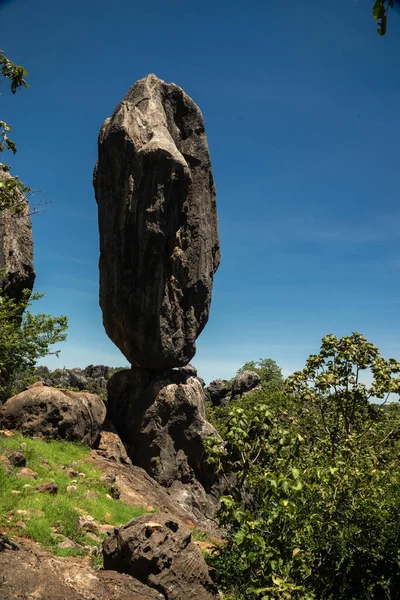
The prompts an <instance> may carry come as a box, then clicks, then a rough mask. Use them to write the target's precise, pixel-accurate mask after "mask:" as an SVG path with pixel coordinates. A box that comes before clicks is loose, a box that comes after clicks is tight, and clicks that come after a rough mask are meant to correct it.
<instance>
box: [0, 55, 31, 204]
mask: <svg viewBox="0 0 400 600" xmlns="http://www.w3.org/2000/svg"><path fill="white" fill-rule="evenodd" d="M27 75H28V74H27V72H26V71H25V69H24V67H23V66H21V65H15V64H14V63H12V62H11V61H10V60H9V59H8V58H7V57H6V56H5V55H4V52H3V51H2V50H0V82H1V81H2V79H1V78H2V77H3V78H4V79H5V80H7V81H9V82H10V89H11V93H12V94H15V92H16V91H17V89H18V88H22V87H29V85H28V84H27V82H26V80H25V77H27ZM10 133H11V127H10V125H9V124H8V123H6V122H5V121H1V120H0V152H5V151H7V150H9V151H11V152H12V153H13V154H15V153H16V151H17V145H16V143H15V142H14V141H13V140H11V139H10V138H9V134H10ZM9 171H10V166H9V165H7V164H5V163H0V211H2V210H5V209H7V208H9V209H12V210H13V211H14V212H16V213H21V212H23V211H24V209H25V203H24V202H21V193H22V194H23V195H24V196H25V197H26V196H27V195H29V193H30V192H31V189H30V188H29V187H27V186H25V185H24V184H23V183H22V181H21V180H20V179H19V177H13V176H11V175H9V176H8V177H4V175H3V176H1V172H3V173H9Z"/></svg>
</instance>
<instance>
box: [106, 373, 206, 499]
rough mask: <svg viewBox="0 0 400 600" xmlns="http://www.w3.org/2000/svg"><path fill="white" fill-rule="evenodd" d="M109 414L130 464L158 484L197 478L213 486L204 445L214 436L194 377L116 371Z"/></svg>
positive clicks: (198, 383) (109, 383)
mask: <svg viewBox="0 0 400 600" xmlns="http://www.w3.org/2000/svg"><path fill="white" fill-rule="evenodd" d="M107 389H108V412H109V416H110V418H111V420H112V421H113V423H114V425H115V427H116V429H117V431H118V433H119V435H120V436H121V438H122V440H123V441H124V442H125V443H127V445H128V453H129V456H130V458H131V460H132V462H133V464H135V465H137V466H139V467H142V468H143V469H145V470H146V471H147V472H148V473H149V474H150V475H152V476H153V477H154V478H155V479H156V480H157V481H159V482H160V483H161V484H162V485H165V486H167V487H170V486H172V484H173V483H174V482H175V481H177V480H178V481H182V482H183V483H189V482H192V481H194V480H195V479H197V481H199V482H200V483H201V484H202V485H203V486H204V487H205V488H206V489H207V488H208V487H209V486H210V485H211V484H212V477H210V472H209V469H208V468H207V465H206V464H205V461H204V450H205V446H204V443H205V440H206V439H207V438H208V437H210V436H217V437H218V433H217V431H216V430H215V428H214V427H213V426H212V425H211V424H210V423H209V422H208V421H207V418H206V407H205V395H204V390H203V387H202V385H201V383H200V381H199V380H198V379H197V378H196V377H190V376H189V377H187V375H186V374H185V373H184V372H182V371H179V370H176V371H174V370H165V371H161V372H155V371H150V370H148V369H131V370H126V371H118V372H117V373H115V375H113V377H111V379H110V380H109V382H108V387H107Z"/></svg>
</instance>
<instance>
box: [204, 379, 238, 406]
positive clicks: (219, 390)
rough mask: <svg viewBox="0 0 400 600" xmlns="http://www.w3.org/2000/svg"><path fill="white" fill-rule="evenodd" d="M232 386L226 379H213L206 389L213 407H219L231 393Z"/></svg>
mask: <svg viewBox="0 0 400 600" xmlns="http://www.w3.org/2000/svg"><path fill="white" fill-rule="evenodd" d="M231 389H232V384H231V382H230V381H228V380H226V379H214V381H211V383H209V385H208V386H207V387H206V390H207V392H208V394H209V396H210V400H211V402H212V403H213V405H214V406H219V405H220V404H221V403H222V401H223V400H224V399H225V398H228V396H229V395H230V393H231Z"/></svg>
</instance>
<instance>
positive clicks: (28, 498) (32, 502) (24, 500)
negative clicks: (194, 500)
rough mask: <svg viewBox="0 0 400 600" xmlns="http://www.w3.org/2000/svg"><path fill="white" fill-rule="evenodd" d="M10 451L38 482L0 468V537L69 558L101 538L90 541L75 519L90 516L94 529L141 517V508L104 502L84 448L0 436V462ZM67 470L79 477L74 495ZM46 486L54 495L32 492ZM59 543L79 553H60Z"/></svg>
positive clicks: (101, 484) (105, 489)
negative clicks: (52, 485) (16, 538)
mask: <svg viewBox="0 0 400 600" xmlns="http://www.w3.org/2000/svg"><path fill="white" fill-rule="evenodd" d="M10 451H19V452H22V453H23V454H24V456H25V458H26V466H27V467H29V468H30V469H32V470H33V471H34V472H36V473H37V474H38V478H37V479H33V478H32V477H19V476H18V472H19V471H20V469H18V468H14V469H13V472H12V473H7V471H6V469H5V468H3V467H2V465H1V462H0V531H4V530H6V531H8V532H9V533H11V534H17V535H20V536H22V537H29V538H31V539H33V540H36V541H37V542H39V543H40V544H41V545H43V546H45V547H47V548H49V549H50V550H51V551H52V552H54V553H55V554H58V555H60V556H66V555H69V556H71V555H78V554H84V553H86V552H87V549H86V550H85V549H84V546H90V545H97V544H98V543H99V537H101V534H96V536H93V535H91V534H88V533H85V532H83V531H82V530H80V529H79V528H78V519H79V516H80V515H90V516H92V517H93V518H94V519H95V521H96V523H98V524H109V525H114V526H118V525H122V524H123V523H126V522H127V521H129V520H130V519H132V518H133V517H137V516H139V515H142V514H144V513H145V512H146V511H145V510H144V509H143V508H141V507H132V506H129V505H127V504H125V503H124V502H122V501H121V500H116V499H114V498H107V496H106V494H109V495H110V492H111V489H110V486H109V485H107V484H106V483H104V482H102V481H101V475H102V473H101V471H99V470H98V469H95V468H94V467H93V466H91V465H90V464H89V463H88V462H86V461H85V459H86V458H87V457H88V456H89V454H90V449H89V448H88V447H86V446H81V445H78V444H73V443H70V442H62V441H60V442H56V441H51V442H45V441H41V440H34V439H30V438H24V437H23V436H21V435H18V434H15V435H13V436H10V437H7V436H5V435H2V434H0V456H1V455H3V454H9V453H10ZM63 467H64V468H63ZM68 467H71V468H73V469H74V470H75V471H78V472H79V473H80V475H79V476H75V480H76V484H75V485H76V487H77V489H76V491H74V492H72V493H67V491H66V489H67V487H68V486H70V485H72V478H71V477H70V476H69V474H68V472H67V470H66V469H67V468H68ZM48 481H55V482H56V483H57V485H58V494H57V495H55V496H51V495H49V494H46V493H38V492H37V491H35V489H34V488H35V486H36V485H38V484H40V483H44V482H48ZM26 486H28V487H26ZM29 486H32V487H29ZM13 492H14V493H13ZM15 492H19V493H15ZM87 492H95V493H96V494H95V495H96V497H95V498H90V497H86V496H85V493H87ZM18 511H22V512H18ZM102 537H104V535H103V536H102ZM65 538H68V539H70V540H72V541H74V542H76V543H77V544H80V546H81V547H78V548H60V547H59V543H60V542H62V541H63V540H64V539H65Z"/></svg>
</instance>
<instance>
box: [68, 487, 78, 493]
mask: <svg viewBox="0 0 400 600" xmlns="http://www.w3.org/2000/svg"><path fill="white" fill-rule="evenodd" d="M76 490H77V487H76V485H68V486H67V489H66V492H67V494H73V493H74V492H76Z"/></svg>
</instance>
